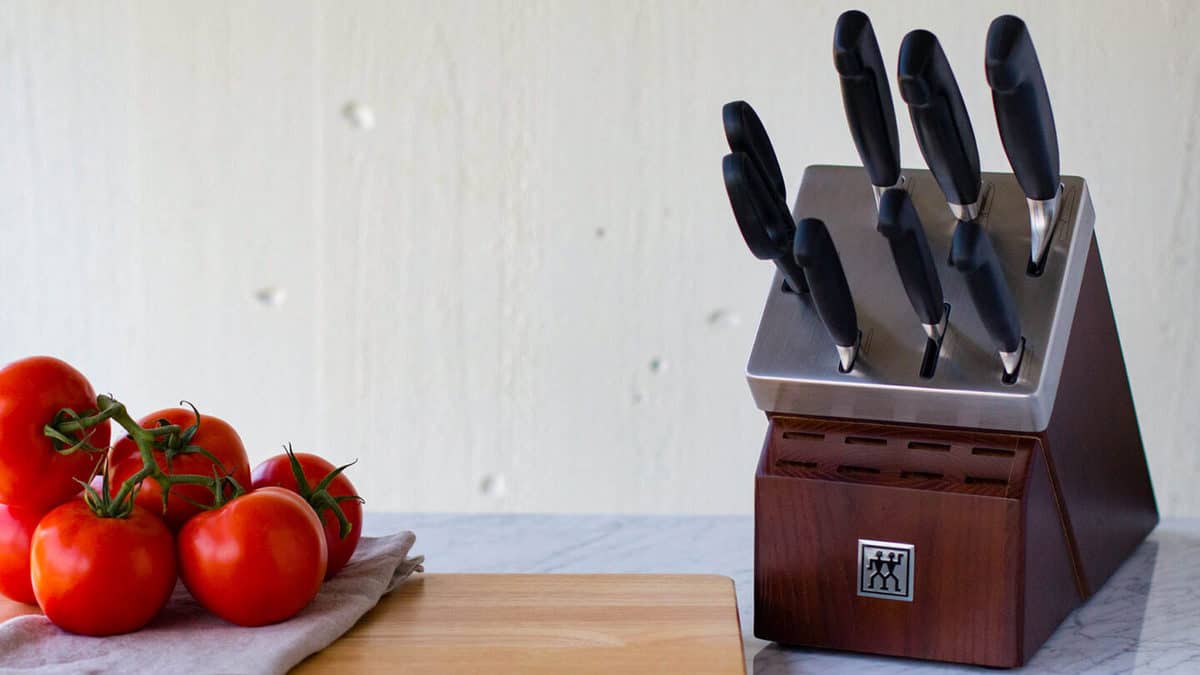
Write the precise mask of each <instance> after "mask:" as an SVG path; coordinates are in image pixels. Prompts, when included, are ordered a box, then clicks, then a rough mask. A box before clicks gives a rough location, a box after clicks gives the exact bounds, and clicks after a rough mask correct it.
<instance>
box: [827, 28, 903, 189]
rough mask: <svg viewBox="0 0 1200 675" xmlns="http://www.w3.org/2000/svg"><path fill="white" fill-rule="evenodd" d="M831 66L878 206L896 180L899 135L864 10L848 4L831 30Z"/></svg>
mask: <svg viewBox="0 0 1200 675" xmlns="http://www.w3.org/2000/svg"><path fill="white" fill-rule="evenodd" d="M833 65H834V67H835V68H836V69H837V72H838V79H839V80H841V85H842V105H843V107H844V108H845V110H846V122H847V124H849V126H850V135H851V136H853V137H854V146H855V147H856V148H857V149H858V156H859V158H860V159H861V160H862V163H863V167H864V168H865V169H866V170H867V176H868V177H869V178H870V180H871V186H872V187H873V188H874V191H875V203H876V206H878V204H879V199H880V197H881V196H882V195H883V192H884V190H887V189H888V188H891V187H896V186H899V185H900V181H901V175H900V136H899V134H898V133H897V129H896V111H895V108H894V107H893V105H892V90H891V88H890V87H889V86H888V80H887V70H886V69H885V68H884V65H883V57H882V56H881V55H880V53H879V42H878V40H876V39H875V31H874V29H872V27H871V20H870V19H869V18H867V15H866V14H864V13H862V12H860V11H858V10H856V9H852V10H850V11H847V12H844V13H843V14H842V15H841V16H839V17H838V20H837V25H836V26H835V27H834V30H833Z"/></svg>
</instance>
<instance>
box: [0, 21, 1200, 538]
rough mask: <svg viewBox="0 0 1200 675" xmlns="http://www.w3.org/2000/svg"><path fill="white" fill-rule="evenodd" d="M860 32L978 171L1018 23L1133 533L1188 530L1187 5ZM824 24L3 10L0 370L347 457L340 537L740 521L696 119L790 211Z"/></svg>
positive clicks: (824, 74) (825, 72) (757, 431)
mask: <svg viewBox="0 0 1200 675" xmlns="http://www.w3.org/2000/svg"><path fill="white" fill-rule="evenodd" d="M858 5H859V6H860V7H862V8H863V9H865V10H867V11H868V12H869V13H870V15H871V16H872V19H873V21H874V23H875V27H876V31H877V33H878V35H879V38H880V42H881V45H882V47H883V50H884V53H885V55H886V56H885V58H886V59H887V60H888V61H889V62H893V61H894V59H895V54H896V50H897V49H898V46H899V43H900V39H901V37H902V36H903V34H904V33H905V32H906V31H907V30H909V29H912V28H917V27H925V28H929V29H931V30H933V31H934V32H935V33H937V34H938V35H939V37H940V38H941V40H942V42H943V44H944V47H945V50H946V52H947V54H948V55H949V57H950V59H951V62H952V63H953V64H954V66H955V68H956V71H957V72H958V76H959V79H960V82H961V83H962V85H963V87H964V90H965V92H964V93H965V98H966V102H967V106H968V108H969V110H970V112H971V113H972V116H973V119H974V120H975V126H976V133H977V136H978V138H979V144H980V153H981V156H982V160H983V167H984V169H985V170H1007V169H1006V167H1007V164H1006V160H1005V158H1004V155H1003V151H1002V149H1001V146H1000V142H999V138H998V136H997V134H996V131H995V125H994V120H993V117H992V114H991V107H990V99H989V94H988V89H987V86H986V83H985V81H984V79H983V72H982V58H983V39H984V35H985V33H986V30H987V26H988V22H989V21H990V20H991V18H992V17H994V16H996V15H998V14H1000V13H1004V12H1013V13H1017V14H1019V15H1021V16H1023V17H1024V18H1025V19H1026V21H1027V22H1028V24H1029V25H1030V28H1031V31H1032V33H1033V36H1034V39H1035V41H1036V43H1037V46H1038V49H1039V53H1040V56H1041V60H1042V64H1043V68H1044V70H1045V72H1046V76H1047V80H1048V82H1049V86H1050V90H1051V96H1052V98H1053V102H1054V105H1055V112H1056V117H1057V118H1058V128H1059V135H1060V144H1061V148H1062V158H1063V170H1064V172H1065V173H1071V174H1079V175H1083V176H1085V177H1087V178H1088V179H1089V181H1090V182H1091V185H1092V190H1093V195H1094V199H1095V205H1096V211H1097V214H1098V220H1097V224H1096V228H1097V231H1098V236H1099V240H1100V244H1101V246H1102V251H1103V253H1104V255H1105V262H1106V264H1107V268H1108V274H1109V283H1110V287H1111V289H1112V295H1113V302H1114V304H1115V308H1116V313H1117V318H1118V323H1119V326H1120V330H1121V334H1122V339H1123V342H1124V345H1125V354H1126V359H1127V361H1128V363H1129V367H1130V371H1131V377H1132V381H1133V390H1134V395H1135V397H1136V400H1137V404H1138V407H1139V413H1140V417H1141V422H1142V430H1143V434H1144V437H1145V440H1146V442H1147V444H1148V447H1149V452H1150V461H1151V464H1152V470H1153V475H1154V479H1155V483H1156V487H1157V490H1158V495H1159V499H1160V503H1161V506H1162V508H1163V509H1164V511H1165V512H1167V513H1171V514H1192V515H1198V514H1200V492H1198V491H1196V490H1195V489H1194V485H1195V482H1196V481H1197V479H1198V478H1200V453H1197V451H1196V445H1195V439H1196V438H1197V437H1200V415H1198V414H1197V413H1198V406H1197V402H1196V394H1197V384H1196V383H1197V381H1198V380H1200V362H1198V361H1197V359H1196V358H1195V353H1196V352H1195V345H1196V342H1197V338H1198V337H1200V335H1198V332H1200V314H1198V313H1197V311H1196V307H1197V303H1196V299H1195V288H1196V287H1197V284H1198V283H1200V266H1198V265H1200V262H1198V261H1200V256H1198V255H1197V252H1198V246H1200V222H1198V220H1197V217H1196V216H1195V213H1196V210H1197V205H1196V199H1197V195H1198V194H1200V171H1198V170H1197V168H1196V167H1197V163H1198V161H1200V150H1198V148H1197V143H1198V141H1200V45H1198V43H1197V42H1196V40H1195V36H1196V35H1197V34H1200V5H1197V4H1194V3H1190V2H1186V1H1179V2H1145V3H1144V2H1090V1H1089V2H1063V3H1043V2H1005V3H999V2H972V3H959V2H950V1H936V2H935V1H916V2H908V3H903V4H898V3H893V2H861V3H858ZM848 6H849V5H847V4H845V3H797V2H771V3H723V2H721V3H719V2H704V3H684V2H655V3H633V2H615V3H590V2H552V3H546V2H517V3H492V2H486V3H485V2H460V3H416V2H406V3H402V2H383V1H380V2H337V3H335V2H295V1H292V0H287V1H280V2H259V3H242V2H224V1H221V2H163V3H160V2H102V3H83V2H5V3H3V4H0V235H2V236H0V288H2V289H3V292H0V317H2V320H3V330H0V358H2V359H3V360H4V361H7V360H11V359H13V358H17V357H19V356H22V355H26V354H29V353H50V354H56V355H59V356H61V357H63V358H66V359H67V360H69V361H71V362H73V363H75V364H76V365H77V366H78V367H79V368H80V369H82V370H83V371H84V372H85V373H87V374H88V375H89V376H90V377H91V378H92V380H93V382H94V383H95V384H96V385H97V388H98V389H101V390H105V391H111V392H114V393H116V394H118V395H119V396H121V397H122V398H123V399H124V400H126V401H127V403H129V404H130V406H131V407H132V408H133V409H134V410H135V411H141V412H149V411H150V410H152V409H155V408H158V407H163V406H167V405H171V404H173V403H174V402H175V401H177V400H179V399H181V398H187V399H189V400H191V401H194V402H195V403H196V404H197V405H199V406H200V407H201V409H202V410H205V411H209V412H211V413H214V414H216V415H219V416H222V417H225V418H226V419H228V420H229V421H230V422H232V423H233V424H235V425H236V426H237V427H238V428H239V429H240V430H241V431H242V433H243V436H244V438H245V440H246V442H247V445H248V447H249V448H250V451H251V454H252V456H253V458H254V459H255V460H257V459H260V458H263V457H265V456H266V455H267V454H269V453H272V452H274V451H275V450H276V449H277V448H278V446H279V445H280V444H281V443H283V442H285V441H289V440H290V441H292V442H293V443H295V444H296V446H297V448H300V449H308V450H316V451H319V452H322V453H326V454H328V455H330V456H331V457H333V458H335V459H338V460H350V459H353V458H355V457H357V458H359V459H360V460H361V464H360V466H359V467H356V468H355V469H353V474H352V475H353V478H354V480H355V481H356V483H357V484H358V486H359V487H360V489H361V492H362V493H363V494H364V495H365V496H366V497H367V498H368V500H369V506H370V508H374V509H389V510H451V511H460V510H485V511H486V510H502V511H651V512H749V511H750V510H751V508H752V481H751V475H752V472H753V468H754V464H755V462H756V458H757V453H758V450H759V447H760V443H761V435H762V432H763V429H764V422H763V419H762V417H761V415H760V413H759V412H758V411H757V410H756V409H755V408H754V406H753V404H752V403H751V400H750V397H749V393H748V391H747V388H746V385H745V382H744V380H743V368H744V366H745V360H746V357H747V355H748V353H749V348H750V344H751V340H752V337H753V333H754V330H755V328H756V325H757V321H758V313H759V310H760V307H761V304H760V303H761V301H762V299H763V294H764V292H765V288H766V286H767V283H768V279H769V276H770V274H771V268H770V266H769V265H767V264H762V263H759V262H758V261H756V260H754V259H753V258H752V257H751V256H750V255H749V253H748V252H747V251H746V249H745V246H744V245H743V243H742V241H741V240H740V237H739V235H738V233H737V230H736V227H735V226H734V222H733V219H732V215H731V213H730V210H729V206H728V203H727V201H726V198H725V195H724V191H723V188H722V185H721V180H720V171H719V168H718V166H719V162H720V158H721V156H722V155H723V154H724V152H725V148H724V144H723V138H722V132H721V126H720V107H721V104H722V103H724V102H725V101H727V100H732V99H736V98H744V99H747V100H749V101H751V102H752V103H753V104H754V105H755V106H756V107H757V108H758V110H759V112H760V114H761V115H762V117H763V118H764V121H765V122H766V124H767V125H768V128H769V130H770V131H771V134H772V136H773V138H774V140H775V143H776V146H777V149H778V151H779V154H780V158H781V161H782V164H783V168H784V171H785V174H786V177H787V179H788V182H789V186H790V188H795V187H796V186H797V185H798V181H799V177H800V174H801V172H802V171H803V168H804V167H805V166H806V165H807V164H813V163H857V158H856V155H855V153H854V148H853V145H852V143H851V141H850V138H849V135H848V134H847V132H846V128H845V122H844V118H843V116H842V110H841V107H840V101H839V99H838V89H837V80H836V77H835V74H834V71H833V68H832V63H831V58H830V46H829V45H830V40H831V35H832V29H833V24H834V20H835V18H836V16H837V14H838V13H839V12H840V11H841V10H843V9H845V8H847V7H848ZM897 101H899V99H898V98H897ZM900 120H901V139H902V154H903V156H904V158H905V163H906V165H908V166H921V165H922V162H921V161H920V157H919V155H918V153H917V148H916V145H915V141H914V139H913V134H912V130H911V127H910V126H909V124H908V120H907V117H906V113H904V112H903V111H901V117H900Z"/></svg>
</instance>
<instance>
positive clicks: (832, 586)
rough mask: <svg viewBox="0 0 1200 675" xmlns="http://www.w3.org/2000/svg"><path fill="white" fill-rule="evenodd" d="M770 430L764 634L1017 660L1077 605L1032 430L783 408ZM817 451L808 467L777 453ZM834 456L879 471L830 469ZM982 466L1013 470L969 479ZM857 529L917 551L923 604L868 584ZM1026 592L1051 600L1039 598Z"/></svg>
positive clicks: (763, 469) (762, 559) (949, 657)
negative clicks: (861, 586) (863, 585)
mask: <svg viewBox="0 0 1200 675" xmlns="http://www.w3.org/2000/svg"><path fill="white" fill-rule="evenodd" d="M768 433H769V435H768V439H769V440H768V442H767V445H766V447H765V448H764V449H763V461H762V462H761V463H760V465H759V469H758V473H757V475H756V479H755V483H756V488H755V491H756V505H755V564H754V569H755V574H754V588H755V590H754V597H755V614H754V617H755V623H754V634H755V635H756V636H758V637H760V638H764V639H768V640H774V641H778V642H781V643H784V644H796V645H806V646H816V647H826V648H833V649H843V650H850V651H859V652H866V653H873V654H888V655H893V656H906V657H911V658H922V659H933V660H938V661H957V662H963V663H973V664H979V665H989V666H1001V667H1011V666H1016V665H1020V664H1021V663H1023V662H1024V661H1025V660H1026V659H1027V658H1028V656H1029V655H1031V654H1032V652H1033V651H1034V650H1036V648H1037V646H1039V645H1040V644H1041V643H1042V642H1043V641H1044V640H1045V639H1046V637H1048V636H1049V631H1047V630H1046V625H1047V623H1050V624H1051V625H1050V630H1052V629H1053V627H1055V626H1057V625H1058V623H1059V622H1060V621H1061V620H1062V618H1063V617H1064V616H1065V615H1066V612H1069V611H1070V610H1071V609H1072V608H1073V607H1075V606H1077V605H1078V604H1079V602H1080V601H1081V596H1080V594H1079V591H1078V588H1077V586H1076V583H1075V579H1074V572H1073V568H1072V565H1071V556H1070V552H1069V548H1068V542H1067V539H1066V536H1065V533H1064V530H1063V523H1062V519H1061V518H1060V516H1059V514H1058V509H1057V504H1056V503H1055V500H1054V495H1053V493H1052V489H1051V484H1050V481H1049V479H1048V475H1047V472H1046V465H1045V461H1044V459H1043V458H1042V454H1043V449H1042V446H1041V443H1040V442H1039V441H1038V439H1037V438H1035V437H1031V436H1020V435H1015V434H1001V433H990V432H978V431H971V430H952V429H945V428H927V427H918V426H914V425H897V424H882V423H873V422H857V421H853V420H833V419H828V418H815V417H799V416H785V415H774V416H772V417H771V425H770V430H769V432H768ZM815 435H820V436H821V437H822V438H821V439H820V440H818V439H816V438H815V437H814V436H815ZM872 438H874V439H883V440H886V444H876V443H870V444H868V443H865V442H864V441H865V440H866V439H872ZM848 439H856V442H853V443H848V442H846V441H847V440H848ZM798 440H799V442H797V441H798ZM914 444H915V445H917V446H918V447H917V448H916V449H913V447H912V446H913V445H914ZM927 444H928V445H937V446H945V448H944V449H939V450H930V449H927V448H926V447H923V446H926V445H927ZM864 448H866V450H864ZM976 448H986V449H989V450H992V451H993V453H994V454H990V455H989V454H983V455H981V454H979V453H976V452H972V451H973V450H974V449H976ZM1001 449H1007V450H1009V451H1010V452H1011V453H1012V454H1011V455H1002V456H996V454H998V453H999V451H1000V450H1001ZM814 455H815V456H817V457H820V459H818V460H817V461H816V464H817V466H816V467H815V468H813V469H807V470H804V471H801V472H797V471H796V470H795V468H794V466H792V465H789V464H788V463H786V462H785V463H783V464H781V463H780V462H779V458H780V457H797V456H800V457H806V456H814ZM839 458H840V459H839ZM839 461H841V462H853V463H854V464H855V465H856V466H860V467H863V468H864V469H865V468H874V469H875V470H876V471H875V472H874V473H871V472H867V471H857V472H850V473H847V472H844V471H836V470H835V471H833V472H829V471H826V470H822V467H824V466H826V465H827V462H832V463H833V464H835V465H836V464H837V462H839ZM914 467H915V468H914ZM909 472H920V473H927V474H936V475H937V476H938V477H937V478H920V477H916V478H910V477H906V476H905V474H906V473H909ZM980 474H982V475H995V476H1002V477H1003V478H998V479H995V481H996V482H995V483H984V484H979V483H972V482H971V481H970V480H969V478H970V477H971V476H973V475H980ZM859 539H875V540H884V541H896V542H903V543H908V544H912V545H913V546H914V547H915V548H914V555H915V560H916V566H915V575H914V579H913V589H914V593H913V600H912V602H900V601H895V600H881V599H878V598H869V597H861V596H859V595H858V586H857V584H858V579H857V576H856V570H857V569H858V567H857V565H858V561H857V556H858V540H859ZM1027 578H1033V579H1036V580H1037V581H1036V582H1033V583H1027V581H1026V579H1027ZM1056 582H1057V584H1056ZM1063 582H1065V583H1063ZM1031 588H1032V589H1034V590H1036V591H1037V592H1040V593H1043V594H1045V596H1046V597H1041V598H1034V599H1032V601H1030V598H1029V596H1028V591H1029V590H1030V589H1031ZM1032 613H1038V615H1037V616H1031V614H1032ZM1043 615H1046V616H1043ZM1034 642H1036V644H1034ZM1026 645H1030V648H1028V649H1027V647H1026ZM1027 652H1028V653H1027Z"/></svg>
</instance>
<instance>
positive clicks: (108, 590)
mask: <svg viewBox="0 0 1200 675" xmlns="http://www.w3.org/2000/svg"><path fill="white" fill-rule="evenodd" d="M30 570H31V572H32V578H33V593H34V595H35V596H37V601H38V604H39V605H41V607H42V611H43V612H45V613H46V617H47V618H49V619H50V620H51V621H53V622H54V623H55V624H56V625H58V626H59V627H60V628H62V629H63V630H67V631H70V632H72V633H79V634H80V635H96V636H102V635H117V634H120V633H128V632H131V631H135V630H137V629H139V628H141V627H142V626H145V625H146V624H147V623H150V620H151V619H153V618H154V616H155V615H156V614H158V612H159V610H161V609H162V608H163V605H166V604H167V599H168V598H170V597H171V591H172V589H174V588H175V578H176V568H175V546H174V541H173V540H172V538H171V531H170V530H168V529H167V526H166V525H164V524H163V522H162V519H160V518H159V517H158V516H156V515H154V514H153V513H150V512H149V511H147V510H145V509H143V508H141V507H139V506H134V508H133V512H132V513H131V514H130V515H129V517H128V518H101V517H99V516H97V515H96V514H94V513H92V510H91V509H90V508H89V507H88V505H87V504H85V503H84V502H83V500H78V501H72V502H68V503H66V504H63V505H62V506H60V507H58V508H56V509H54V510H53V511H51V512H50V513H47V514H46V516H45V517H44V518H42V521H41V522H40V523H38V526H37V530H35V531H34V533H33V545H32V550H31V554H30Z"/></svg>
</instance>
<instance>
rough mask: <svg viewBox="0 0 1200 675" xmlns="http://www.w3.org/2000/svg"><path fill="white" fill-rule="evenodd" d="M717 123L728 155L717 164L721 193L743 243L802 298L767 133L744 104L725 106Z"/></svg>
mask: <svg viewBox="0 0 1200 675" xmlns="http://www.w3.org/2000/svg"><path fill="white" fill-rule="evenodd" d="M721 118H722V122H723V124H724V126H725V139H726V140H727V141H728V142H729V149H730V151H731V154H729V155H726V156H725V159H724V161H723V162H722V169H723V171H724V174H725V191H726V192H727V193H728V194H729V203H730V205H731V206H732V207H733V215H734V217H735V218H736V219H737V221H738V227H739V228H740V229H741V231H742V238H743V239H745V240H746V244H747V245H748V246H749V247H750V251H751V252H752V253H753V254H754V255H755V257H757V258H759V259H760V260H773V261H775V266H776V267H778V268H779V271H780V272H782V273H783V277H784V280H785V283H786V284H787V286H788V288H790V289H791V290H793V291H795V292H797V293H807V292H808V283H807V282H806V281H805V279H804V273H803V272H802V271H801V270H800V268H799V267H797V266H796V262H795V260H793V258H792V237H793V236H794V235H795V232H796V225H795V221H793V220H792V213H791V211H790V210H789V209H788V206H787V190H786V188H785V187H784V184H783V172H782V171H781V170H780V168H779V160H778V159H777V158H776V156H775V148H774V146H772V145H771V139H770V137H769V136H767V130H766V128H765V127H763V124H762V120H760V119H759V118H758V113H756V112H754V108H752V107H750V104H749V103H746V102H745V101H733V102H731V103H726V104H725V106H724V107H723V108H722V109H721ZM731 158H732V159H731Z"/></svg>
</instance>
